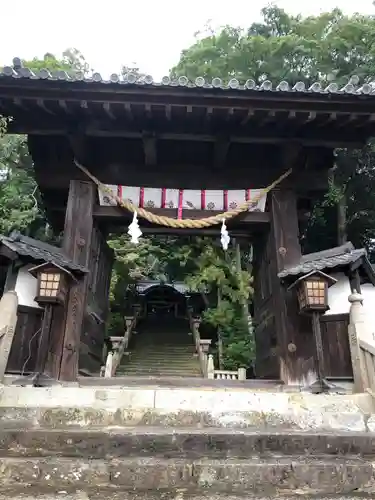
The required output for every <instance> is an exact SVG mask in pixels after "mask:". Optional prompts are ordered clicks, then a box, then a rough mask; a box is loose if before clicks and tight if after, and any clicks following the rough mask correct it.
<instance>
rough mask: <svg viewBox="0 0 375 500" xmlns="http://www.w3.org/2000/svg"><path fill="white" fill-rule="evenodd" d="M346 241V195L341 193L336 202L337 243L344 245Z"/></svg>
mask: <svg viewBox="0 0 375 500" xmlns="http://www.w3.org/2000/svg"><path fill="white" fill-rule="evenodd" d="M347 241H348V235H347V232H346V195H345V194H343V195H342V197H341V198H340V200H339V202H338V204H337V244H338V245H339V246H340V245H344V244H345V243H346V242H347Z"/></svg>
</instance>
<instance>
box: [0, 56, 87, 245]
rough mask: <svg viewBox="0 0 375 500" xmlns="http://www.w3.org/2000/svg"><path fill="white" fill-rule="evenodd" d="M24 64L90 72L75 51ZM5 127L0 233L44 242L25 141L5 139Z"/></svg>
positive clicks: (0, 144) (0, 135)
mask: <svg viewBox="0 0 375 500" xmlns="http://www.w3.org/2000/svg"><path fill="white" fill-rule="evenodd" d="M22 63H23V65H24V66H25V67H28V68H30V69H31V70H33V71H37V70H40V69H48V70H50V71H55V70H65V71H72V70H80V71H83V72H85V73H87V72H88V71H89V66H88V64H87V62H86V61H85V58H84V57H83V56H82V54H81V53H80V52H79V51H78V50H76V49H67V50H66V51H64V53H63V56H62V58H61V59H59V58H57V57H56V56H54V55H53V54H51V53H48V52H47V53H46V54H45V55H44V57H43V58H42V59H38V58H34V59H32V60H31V61H27V60H23V61H22ZM6 125H7V123H6V120H4V119H2V120H0V233H3V234H8V233H9V232H10V231H12V230H19V231H22V232H24V233H27V234H29V235H30V236H36V237H40V238H44V237H45V236H46V232H45V231H44V228H45V226H46V220H45V217H44V213H43V209H42V206H41V203H40V195H39V190H38V187H37V184H36V182H35V178H34V171H33V164H32V159H31V156H30V155H29V151H28V148H27V141H26V137H25V136H22V135H6V134H5V132H6Z"/></svg>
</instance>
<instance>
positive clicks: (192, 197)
mask: <svg viewBox="0 0 375 500" xmlns="http://www.w3.org/2000/svg"><path fill="white" fill-rule="evenodd" d="M106 187H107V188H109V189H110V190H111V191H112V192H113V194H114V195H118V196H119V197H120V198H121V199H122V200H125V199H127V200H129V201H131V202H132V203H133V204H134V205H135V206H137V207H141V208H148V209H153V208H174V209H177V210H178V214H179V216H181V214H182V211H183V210H192V209H195V210H216V211H217V210H218V211H220V212H225V211H227V210H234V209H236V208H237V207H239V206H240V205H242V204H243V203H244V202H245V201H247V200H250V201H251V200H252V199H254V200H256V201H254V203H253V204H250V206H249V211H252V212H264V210H265V207H266V199H267V195H264V196H262V197H261V198H260V199H257V198H258V196H259V193H260V192H261V191H262V190H261V189H237V190H212V189H202V190H198V189H166V188H139V187H132V186H115V185H110V184H107V185H106ZM99 203H100V205H102V206H111V205H116V203H115V202H114V201H112V200H111V199H110V197H109V196H108V195H106V194H105V193H102V192H101V191H100V190H99Z"/></svg>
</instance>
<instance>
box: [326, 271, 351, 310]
mask: <svg viewBox="0 0 375 500" xmlns="http://www.w3.org/2000/svg"><path fill="white" fill-rule="evenodd" d="M330 276H332V278H336V279H337V283H335V284H334V285H332V286H331V287H330V288H328V305H329V310H328V311H327V312H326V315H331V314H344V313H348V312H349V307H350V304H349V301H348V297H349V295H350V293H351V291H350V283H349V279H348V277H347V276H345V274H344V273H334V274H333V273H332V274H330Z"/></svg>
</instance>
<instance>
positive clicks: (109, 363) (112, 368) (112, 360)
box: [104, 310, 141, 377]
mask: <svg viewBox="0 0 375 500" xmlns="http://www.w3.org/2000/svg"><path fill="white" fill-rule="evenodd" d="M140 315H141V311H140V310H137V311H135V313H134V316H133V318H132V320H131V321H130V322H129V323H128V324H127V325H126V330H125V332H124V335H123V337H120V339H121V340H119V342H118V344H117V345H115V346H114V349H112V351H110V352H109V353H108V355H107V360H106V366H105V371H104V376H105V377H114V376H115V374H116V370H117V368H118V366H119V364H120V363H121V359H122V357H123V355H124V352H125V349H127V347H128V345H129V341H130V337H131V334H132V331H133V330H134V327H135V326H136V324H137V322H138V318H139V316H140ZM115 338H116V337H112V339H115Z"/></svg>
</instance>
